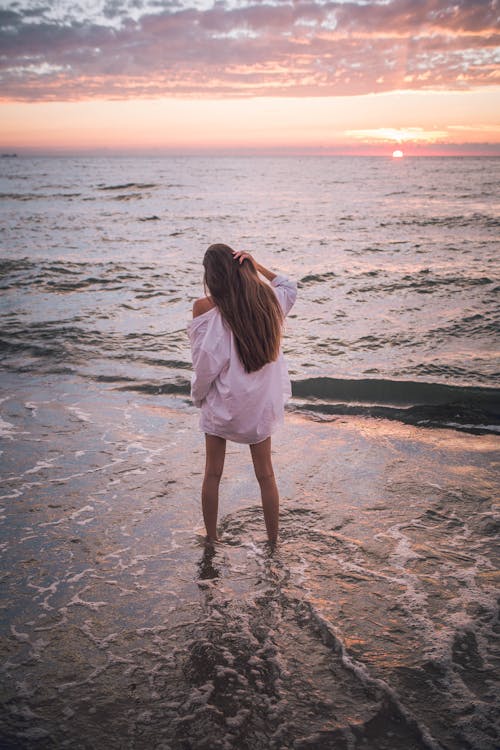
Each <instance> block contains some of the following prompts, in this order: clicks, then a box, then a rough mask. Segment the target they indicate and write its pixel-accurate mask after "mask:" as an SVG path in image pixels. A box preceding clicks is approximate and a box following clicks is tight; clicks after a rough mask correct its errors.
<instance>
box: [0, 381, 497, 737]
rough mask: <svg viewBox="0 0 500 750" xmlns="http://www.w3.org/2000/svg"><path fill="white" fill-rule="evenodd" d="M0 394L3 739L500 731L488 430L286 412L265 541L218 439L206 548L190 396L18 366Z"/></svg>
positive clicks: (242, 462)
mask: <svg viewBox="0 0 500 750" xmlns="http://www.w3.org/2000/svg"><path fill="white" fill-rule="evenodd" d="M16 394H17V395H16V396H15V397H10V396H6V397H5V398H4V401H3V402H2V404H1V406H2V409H1V416H2V420H3V421H2V431H3V433H4V446H3V451H4V452H3V455H2V461H3V476H4V479H3V491H2V518H1V527H0V528H1V549H2V556H3V571H4V574H3V577H4V581H3V585H4V587H5V588H6V589H7V587H8V591H9V593H8V595H7V596H6V598H5V599H4V603H3V612H2V630H3V658H2V683H3V687H2V693H3V715H2V720H1V725H0V727H1V728H0V736H1V737H2V746H3V747H6V748H14V747H15V748H31V747H36V748H52V747H60V748H64V747H71V748H90V747H105V748H107V749H109V750H112V749H113V748H124V747H130V748H151V747H155V748H164V749H165V750H167V749H168V748H170V749H171V750H177V748H206V749H207V750H208V749H209V748H210V749H211V748H224V749H226V748H227V749H229V748H238V750H240V749H242V750H244V749H245V748H252V749H253V750H255V749H259V748H262V750H264V748H266V749H267V748H276V749H277V750H281V749H282V748H297V749H298V750H303V749H305V748H310V750H313V748H314V749H316V748H336V749H337V748H340V749H342V748H346V749H347V748H358V747H359V748H370V750H373V749H374V750H377V749H378V748H380V749H381V750H382V748H388V749H389V750H396V749H397V748H405V750H411V749H412V748H447V749H448V750H454V749H455V748H456V750H462V749H463V748H466V747H467V748H477V749H478V750H479V749H482V750H493V748H495V747H497V746H498V735H497V734H496V729H495V724H494V716H495V685H494V669H495V662H494V657H495V655H494V651H493V644H494V640H493V627H494V623H495V585H496V580H497V575H498V573H497V570H498V561H495V559H494V539H495V533H496V530H497V528H498V516H496V515H495V508H494V498H495V496H496V495H498V483H497V480H496V476H497V475H496V474H495V469H496V466H495V461H494V459H495V452H496V451H498V447H499V443H500V441H499V438H498V437H497V436H494V435H472V434H467V433H460V432H457V431H454V430H449V429H430V428H422V427H415V426H411V425H404V424H401V423H399V422H396V421H387V420H383V419H370V418H360V417H350V416H347V417H346V416H343V417H329V418H327V417H318V416H314V415H299V414H297V413H293V412H290V413H288V414H287V420H286V424H285V426H284V428H283V429H282V430H281V431H280V432H279V434H277V435H276V437H275V438H274V461H275V470H276V474H277V477H278V484H279V487H280V491H281V496H282V501H281V532H280V543H279V546H278V548H277V550H276V551H275V552H274V554H271V553H270V552H269V550H268V548H267V546H266V543H265V530H264V523H263V519H262V514H261V509H260V504H259V500H258V492H257V484H256V482H255V479H254V477H253V473H252V468H251V462H250V458H249V451H248V449H247V448H246V447H245V446H237V445H234V444H228V452H227V458H226V468H225V475H224V478H223V483H222V487H221V503H220V514H219V517H220V529H221V543H220V544H218V545H216V546H215V547H214V548H210V547H206V546H205V544H204V543H203V525H202V517H201V510H200V505H199V490H200V484H201V478H202V472H203V449H204V446H203V436H202V435H201V434H200V433H199V432H198V429H197V419H198V417H197V412H196V410H194V409H193V408H192V407H191V406H189V404H188V403H187V402H185V401H182V400H181V399H176V398H174V397H169V396H158V397H154V396H151V395H140V394H131V393H130V392H126V391H120V390H117V389H111V388H110V389H109V390H107V391H100V392H99V391H98V388H97V386H96V384H95V383H94V384H89V385H88V387H87V386H86V387H85V388H83V387H80V386H79V387H78V388H76V387H73V388H72V387H71V386H69V385H66V386H65V387H64V388H63V387H62V386H61V387H60V389H59V391H57V389H56V390H55V389H54V387H53V385H51V383H50V382H49V380H48V379H47V380H44V379H42V378H41V379H40V380H39V381H38V382H35V381H34V379H33V378H31V379H26V381H23V379H22V375H21V376H17V378H16ZM496 455H498V454H496Z"/></svg>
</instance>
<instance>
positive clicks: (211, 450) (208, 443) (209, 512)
mask: <svg viewBox="0 0 500 750" xmlns="http://www.w3.org/2000/svg"><path fill="white" fill-rule="evenodd" d="M205 447H206V462H205V477H204V479H203V486H202V488H201V506H202V509H203V520H204V521H205V528H206V530H207V537H208V539H212V540H214V541H215V540H216V539H217V511H218V509H219V484H220V478H221V476H222V470H223V469H224V458H225V456H226V441H225V440H224V438H221V437H217V436H216V435H205Z"/></svg>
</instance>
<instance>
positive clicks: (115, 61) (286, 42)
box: [0, 0, 500, 101]
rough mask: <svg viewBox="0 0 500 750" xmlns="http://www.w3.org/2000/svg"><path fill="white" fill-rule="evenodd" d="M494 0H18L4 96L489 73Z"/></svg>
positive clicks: (413, 83)
mask: <svg viewBox="0 0 500 750" xmlns="http://www.w3.org/2000/svg"><path fill="white" fill-rule="evenodd" d="M498 22H499V11H498V2H497V0H474V1H472V0H456V2H453V3H448V2H441V1H440V0H418V1H417V2H416V1H415V0H388V1H387V2H385V1H384V2H382V0H378V1H376V2H363V3H361V2H354V1H351V2H340V1H337V2H328V1H324V2H319V1H317V2H314V1H313V0H295V2H292V1H290V2H284V1H280V0H275V2H272V0H264V1H263V2H257V1H256V0H248V1H247V2H244V1H243V2H241V1H240V2H238V3H235V2H230V0H219V1H218V2H213V3H210V2H203V1H202V0H198V2H196V0H191V1H189V0H185V2H182V1H181V0H177V1H175V0H174V1H172V2H169V1H168V0H104V2H101V4H100V5H99V4H98V3H96V2H95V1H94V0H80V2H79V3H77V4H70V3H69V2H68V3H66V4H64V3H58V4H53V5H50V4H49V5H48V6H42V5H37V4H36V3H35V2H32V0H18V1H17V2H15V3H12V5H11V8H10V10H0V87H1V92H2V96H3V98H4V99H11V100H12V99H13V100H24V101H50V100H73V99H81V98H92V97H110V98H128V97H159V96H165V95H179V96H197V97H203V96H209V97H247V96H266V95H272V96H287V95H288V96H330V95H350V94H353V95H354V94H366V93H371V92H382V91H391V90H399V89H414V90H426V89H427V90H429V89H432V90H436V89H441V90H468V89H472V88H475V87H480V86H491V85H498V84H499V83H500V74H499V67H498V62H499V58H500V54H499V49H500V34H499V33H498V28H499V23H498Z"/></svg>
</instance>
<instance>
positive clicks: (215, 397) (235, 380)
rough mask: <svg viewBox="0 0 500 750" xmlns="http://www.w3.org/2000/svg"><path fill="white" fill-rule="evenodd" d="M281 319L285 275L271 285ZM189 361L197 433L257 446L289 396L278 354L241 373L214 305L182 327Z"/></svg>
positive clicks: (286, 304)
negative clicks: (185, 329)
mask: <svg viewBox="0 0 500 750" xmlns="http://www.w3.org/2000/svg"><path fill="white" fill-rule="evenodd" d="M271 285H272V286H273V287H274V291H275V294H276V296H277V298H278V300H279V302H280V305H281V307H282V309H283V313H284V315H287V314H288V312H289V311H290V309H291V308H292V305H293V303H294V302H295V299H296V297H297V285H296V283H295V282H294V281H290V280H289V279H288V278H287V277H286V276H282V275H278V276H275V277H274V279H273V280H272V281H271ZM188 333H189V338H190V341H191V352H192V358H193V370H194V372H193V376H192V378H191V399H192V401H193V404H194V405H195V406H198V407H199V408H200V409H201V415H200V429H201V430H202V431H203V432H205V433H206V434H208V435H218V436H219V437H222V438H226V439H227V440H233V441H234V442H236V443H248V444H253V443H260V442H261V441H262V440H265V439H266V438H268V437H269V436H270V435H271V433H272V432H274V430H275V429H276V427H277V426H278V425H279V424H280V423H281V422H282V421H283V415H284V405H285V403H286V401H287V400H288V399H289V398H290V396H291V387H290V378H289V376H288V370H287V367H286V363H285V359H284V357H283V352H282V351H281V350H280V353H279V356H278V358H277V359H276V360H275V361H274V362H268V364H266V365H264V367H261V369H260V370H257V371H256V372H246V371H245V368H244V367H243V364H242V363H241V360H240V358H239V356H238V349H237V345H236V340H235V338H234V334H233V332H232V331H231V329H230V327H229V325H228V324H227V323H226V322H225V321H224V320H223V318H222V315H221V314H220V312H219V310H218V309H217V307H213V308H212V309H211V310H208V311H207V312H205V313H203V314H202V315H198V316H197V317H196V318H194V319H193V320H192V321H191V323H190V324H189V326H188Z"/></svg>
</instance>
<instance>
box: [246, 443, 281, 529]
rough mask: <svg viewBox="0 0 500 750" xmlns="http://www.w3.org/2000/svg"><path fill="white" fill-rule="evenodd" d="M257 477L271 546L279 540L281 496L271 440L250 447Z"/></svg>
mask: <svg viewBox="0 0 500 750" xmlns="http://www.w3.org/2000/svg"><path fill="white" fill-rule="evenodd" d="M250 451H251V453H252V461H253V467H254V469H255V476H256V477H257V481H258V482H259V485H260V495H261V498H262V509H263V511H264V520H265V522H266V529H267V536H268V539H269V541H270V542H271V544H275V543H276V541H277V539H278V516H279V494H278V488H277V486H276V480H275V478H274V471H273V464H272V461H271V438H270V437H268V438H267V439H266V440H263V441H262V443H256V444H255V445H251V446H250Z"/></svg>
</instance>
